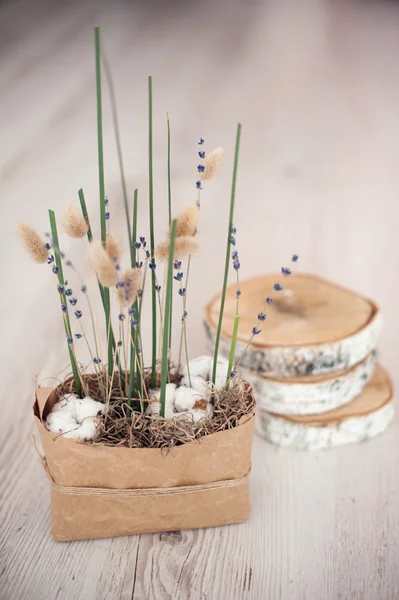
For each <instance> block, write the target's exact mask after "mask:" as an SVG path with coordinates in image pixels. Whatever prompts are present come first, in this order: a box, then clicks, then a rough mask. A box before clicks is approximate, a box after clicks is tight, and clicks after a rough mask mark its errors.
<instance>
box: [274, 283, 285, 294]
mask: <svg viewBox="0 0 399 600" xmlns="http://www.w3.org/2000/svg"><path fill="white" fill-rule="evenodd" d="M273 287H274V289H275V290H276V292H281V290H282V289H283V286H282V285H280V284H279V283H275V284H274V286H273Z"/></svg>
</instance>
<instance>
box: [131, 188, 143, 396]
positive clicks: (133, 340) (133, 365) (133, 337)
mask: <svg viewBox="0 0 399 600" xmlns="http://www.w3.org/2000/svg"><path fill="white" fill-rule="evenodd" d="M137 200H138V190H134V198H133V222H132V238H131V241H130V246H131V248H132V253H131V260H132V268H134V267H135V265H136V248H135V246H134V242H135V241H136V239H137ZM133 307H134V310H135V313H134V316H135V319H136V320H138V321H139V314H138V313H139V304H138V300H137V298H136V300H135V302H134V305H133ZM138 327H139V325H137V326H134V325H132V324H131V325H130V379H129V391H128V404H129V406H133V402H132V398H133V396H134V392H135V390H136V389H137V391H138V392H139V394H141V392H142V381H141V372H140V369H139V368H137V374H136V354H137V361H140V358H141V357H140V356H139V355H138V353H137V341H138V339H139V329H138ZM136 375H137V385H136Z"/></svg>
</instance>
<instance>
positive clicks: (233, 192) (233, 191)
mask: <svg viewBox="0 0 399 600" xmlns="http://www.w3.org/2000/svg"><path fill="white" fill-rule="evenodd" d="M240 139H241V123H238V125H237V134H236V147H235V154H234V169H233V181H232V185H231V198H230V214H229V228H228V232H227V245H226V261H225V266H224V277H223V288H222V296H221V299H220V309H219V321H218V328H217V331H216V340H215V351H214V355H213V369H212V383H213V384H215V381H216V367H217V360H218V354H219V344H220V333H221V329H222V321H223V313H224V305H225V301H226V288H227V279H228V275H229V263H230V250H231V242H230V239H231V228H232V227H233V219H234V204H235V196H236V184H237V169H238V157H239V153H240Z"/></svg>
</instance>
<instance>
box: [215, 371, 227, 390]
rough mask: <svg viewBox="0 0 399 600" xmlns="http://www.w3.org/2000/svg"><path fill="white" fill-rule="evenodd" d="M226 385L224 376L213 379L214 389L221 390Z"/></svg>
mask: <svg viewBox="0 0 399 600" xmlns="http://www.w3.org/2000/svg"><path fill="white" fill-rule="evenodd" d="M225 385H226V375H217V376H216V379H215V388H216V389H217V390H222V389H223V388H224V387H225Z"/></svg>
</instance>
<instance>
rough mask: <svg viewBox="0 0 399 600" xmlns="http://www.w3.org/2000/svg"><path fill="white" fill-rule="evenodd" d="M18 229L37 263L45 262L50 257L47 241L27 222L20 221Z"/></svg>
mask: <svg viewBox="0 0 399 600" xmlns="http://www.w3.org/2000/svg"><path fill="white" fill-rule="evenodd" d="M17 231H18V235H19V237H20V238H21V240H22V243H23V245H24V247H25V250H26V251H27V253H28V254H29V256H30V257H31V258H32V259H33V260H34V261H35V262H37V263H40V264H43V263H45V262H46V261H47V258H48V250H46V248H45V247H44V244H45V242H44V240H42V238H41V237H40V235H39V234H38V233H37V231H35V229H33V227H31V226H30V225H27V224H26V223H19V225H17Z"/></svg>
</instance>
